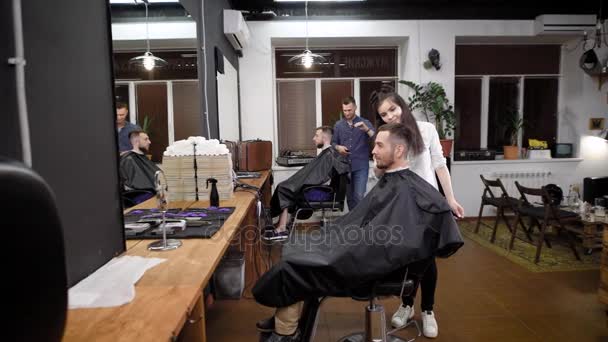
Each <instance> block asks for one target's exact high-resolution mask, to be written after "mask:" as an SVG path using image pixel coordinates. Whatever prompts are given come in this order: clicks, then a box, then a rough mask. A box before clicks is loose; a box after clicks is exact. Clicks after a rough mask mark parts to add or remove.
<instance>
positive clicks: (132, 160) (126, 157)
mask: <svg viewBox="0 0 608 342" xmlns="http://www.w3.org/2000/svg"><path fill="white" fill-rule="evenodd" d="M158 170H160V168H158V166H156V164H154V162H152V161H151V160H150V159H148V158H147V157H146V156H145V155H143V154H139V153H136V152H133V151H128V152H125V153H123V154H122V155H121V156H120V180H121V182H122V184H123V185H124V186H125V188H126V189H127V190H148V191H152V192H156V190H155V185H154V173H156V171H158Z"/></svg>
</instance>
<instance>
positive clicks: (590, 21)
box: [534, 14, 597, 34]
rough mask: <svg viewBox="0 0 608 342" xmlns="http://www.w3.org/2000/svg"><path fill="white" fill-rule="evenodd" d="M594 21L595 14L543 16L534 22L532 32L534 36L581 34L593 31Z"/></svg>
mask: <svg viewBox="0 0 608 342" xmlns="http://www.w3.org/2000/svg"><path fill="white" fill-rule="evenodd" d="M596 21H597V20H596V16H595V14H591V15H569V14H568V15H566V14H543V15H539V16H538V17H536V19H535V20H534V31H535V33H536V34H581V33H582V32H583V31H588V32H590V31H592V30H595V24H596Z"/></svg>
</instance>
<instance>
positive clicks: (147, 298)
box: [63, 171, 269, 342]
mask: <svg viewBox="0 0 608 342" xmlns="http://www.w3.org/2000/svg"><path fill="white" fill-rule="evenodd" d="M268 175H269V172H267V171H264V172H263V173H262V177H261V178H258V179H248V180H246V181H244V182H246V183H248V184H251V185H255V186H261V185H262V184H264V182H265V181H266V179H267V178H268ZM169 205H170V207H174V208H175V207H181V208H187V207H190V206H195V207H207V206H209V203H208V201H199V202H192V201H187V202H184V201H182V202H173V203H170V204H169ZM221 205H222V206H231V207H235V208H236V209H235V211H234V213H233V214H232V215H230V217H229V218H228V220H226V222H225V223H224V225H223V226H222V228H221V229H220V231H218V232H217V233H216V234H215V235H214V236H213V237H212V238H211V239H183V240H182V242H183V245H182V246H181V247H180V248H178V249H176V250H172V251H166V252H158V251H156V252H153V251H149V250H148V248H147V247H148V243H149V242H151V241H152V240H129V241H127V246H126V247H127V250H126V252H125V253H124V254H123V255H137V256H143V257H157V258H164V259H167V260H166V261H165V262H163V263H161V264H160V265H158V266H156V267H154V268H152V269H150V270H148V271H147V272H146V273H145V274H144V275H143V276H142V278H141V279H140V280H139V282H138V283H137V284H136V285H135V292H136V295H135V299H134V300H133V301H132V302H131V303H128V304H125V305H122V306H119V307H113V308H96V309H74V310H69V311H68V318H67V324H66V330H65V335H64V339H63V340H64V341H113V342H116V341H168V340H171V339H173V338H175V337H176V336H178V334H179V332H180V330H181V329H182V327H183V326H184V323H185V322H186V320H187V319H188V315H189V313H190V312H191V311H192V309H193V308H194V306H195V305H196V302H197V300H199V299H200V297H201V294H202V290H203V288H204V286H205V285H206V284H207V282H208V281H209V279H210V277H211V275H212V274H213V272H214V270H215V268H216V267H217V265H218V263H219V262H220V260H221V258H222V256H223V255H224V252H225V251H226V249H227V248H228V246H229V245H230V242H231V241H232V238H233V237H234V235H235V233H236V232H237V231H238V230H239V228H240V226H241V224H242V222H243V220H244V218H245V217H246V215H247V213H248V211H249V210H250V207H251V206H252V205H254V196H253V195H252V194H251V193H248V192H244V191H236V192H235V193H234V198H232V199H230V200H223V201H222V202H221ZM153 207H155V199H151V200H148V201H146V202H144V203H142V204H140V205H138V206H136V207H133V208H132V209H131V210H133V209H141V208H153ZM197 318H198V317H193V318H192V319H197Z"/></svg>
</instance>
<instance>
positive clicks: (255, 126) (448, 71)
mask: <svg viewBox="0 0 608 342" xmlns="http://www.w3.org/2000/svg"><path fill="white" fill-rule="evenodd" d="M248 25H249V28H250V30H251V35H252V40H251V44H250V47H248V48H246V49H245V50H244V51H243V54H244V57H243V58H241V60H240V66H241V69H240V72H241V120H242V129H243V132H242V134H243V139H252V138H262V139H269V140H272V141H273V142H274V145H275V149H276V145H277V144H276V142H277V134H276V122H275V121H276V105H275V104H276V99H275V89H274V87H275V86H274V70H273V59H274V57H273V45H272V40H273V39H276V38H303V37H304V32H305V31H304V24H303V22H295V21H293V22H292V21H289V22H249V23H248ZM533 26H534V21H532V20H470V21H465V20H439V21H438V20H420V21H418V20H386V21H317V22H314V21H311V22H310V23H309V35H310V37H312V38H317V39H318V38H324V37H334V38H335V37H343V38H352V37H357V38H359V39H360V40H361V41H366V42H368V41H370V39H371V38H373V37H381V38H379V40H381V39H382V38H383V37H391V38H402V39H403V43H402V44H400V56H399V58H400V60H399V62H398V65H399V75H398V76H399V79H404V80H412V81H415V82H428V81H435V82H438V83H441V84H442V85H443V86H444V87H445V89H446V93H447V95H448V97H449V98H450V100H451V101H452V102H453V100H454V76H455V63H454V58H455V42H456V37H466V36H491V37H532V36H533V35H534V28H533ZM569 46H570V48H571V47H572V46H573V44H570V45H569ZM432 48H434V49H437V50H438V51H439V52H440V54H441V61H442V64H443V66H442V68H441V70H439V71H436V70H426V69H424V68H423V67H422V62H423V61H424V60H426V54H427V53H428V51H429V50H430V49H432ZM581 53H582V51H581V50H580V48H579V49H578V50H577V51H576V52H573V53H572V54H570V55H566V54H564V57H563V61H562V74H563V78H562V80H561V88H560V104H559V111H560V113H559V115H560V117H563V120H560V122H559V131H558V138H559V140H560V142H575V143H577V145H579V146H580V141H581V138H582V137H583V136H584V135H585V134H588V133H589V132H588V131H587V130H586V127H587V125H588V122H587V119H588V118H589V117H601V116H603V117H606V115H607V113H608V105H607V104H606V101H607V100H608V99H607V97H608V95H607V94H606V89H607V87H608V83H607V84H606V85H604V88H603V90H602V92H599V91H598V90H597V80H595V79H591V78H590V77H589V76H587V75H585V74H584V73H583V72H582V71H581V70H580V69H579V68H578V57H579V56H580V54H581ZM601 56H602V58H605V56H606V51H605V50H604V51H602V53H601ZM479 58H483V56H479ZM398 90H399V93H400V94H401V95H403V96H404V97H406V98H407V95H408V91H407V89H406V88H405V87H403V86H400V88H399V89H398ZM592 140H593V139H591V140H590V139H588V138H584V139H583V141H584V142H585V145H586V146H589V147H588V148H585V149H582V150H581V153H580V156H581V157H583V158H585V160H584V161H577V162H563V163H551V164H546V165H542V164H537V163H532V164H530V163H528V164H522V165H515V164H502V166H499V165H498V164H494V165H492V164H490V165H484V166H479V165H470V164H460V165H459V164H455V165H453V168H452V173H453V183H454V191H455V193H456V196H457V198H458V199H459V201H460V202H461V203H462V204H463V206H464V207H465V210H466V215H467V216H476V215H477V211H478V209H479V197H480V196H481V181H480V179H479V174H480V173H481V172H486V171H491V170H503V171H514V170H515V171H519V170H520V169H522V171H523V170H526V169H552V170H554V174H555V175H559V176H558V177H559V179H558V178H556V179H555V180H556V181H555V182H556V183H558V184H559V185H560V186H562V187H563V186H566V188H565V189H564V191H565V192H567V190H568V188H567V185H568V183H569V182H574V181H577V180H578V182H581V183H582V178H583V177H585V176H600V175H608V162H607V160H608V147H606V148H605V147H604V145H598V144H595V142H597V141H592ZM577 148H578V147H577ZM275 155H276V150H275ZM562 176H563V177H562Z"/></svg>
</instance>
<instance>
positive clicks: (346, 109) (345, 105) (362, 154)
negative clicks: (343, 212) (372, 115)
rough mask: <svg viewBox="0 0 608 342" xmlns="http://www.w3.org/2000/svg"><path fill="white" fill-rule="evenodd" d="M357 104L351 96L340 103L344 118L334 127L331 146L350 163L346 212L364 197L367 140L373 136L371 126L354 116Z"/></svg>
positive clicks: (369, 123) (367, 170)
mask: <svg viewBox="0 0 608 342" xmlns="http://www.w3.org/2000/svg"><path fill="white" fill-rule="evenodd" d="M356 111H357V104H356V102H355V99H354V98H353V97H352V96H349V97H347V98H345V99H344V100H343V101H342V113H343V114H344V117H343V118H342V119H341V120H340V121H338V122H336V124H335V125H334V136H333V139H332V144H333V145H334V146H335V147H336V150H338V152H340V154H342V155H343V156H347V157H348V158H349V159H350V163H351V173H350V184H349V185H348V187H347V191H346V197H347V203H348V210H353V209H354V208H355V207H356V206H357V204H358V203H359V201H361V199H362V198H363V196H364V195H365V188H366V186H367V176H368V173H369V138H370V137H372V136H374V130H373V129H372V127H373V126H372V124H371V122H369V120H367V119H363V118H361V117H360V116H358V115H357V114H356Z"/></svg>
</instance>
